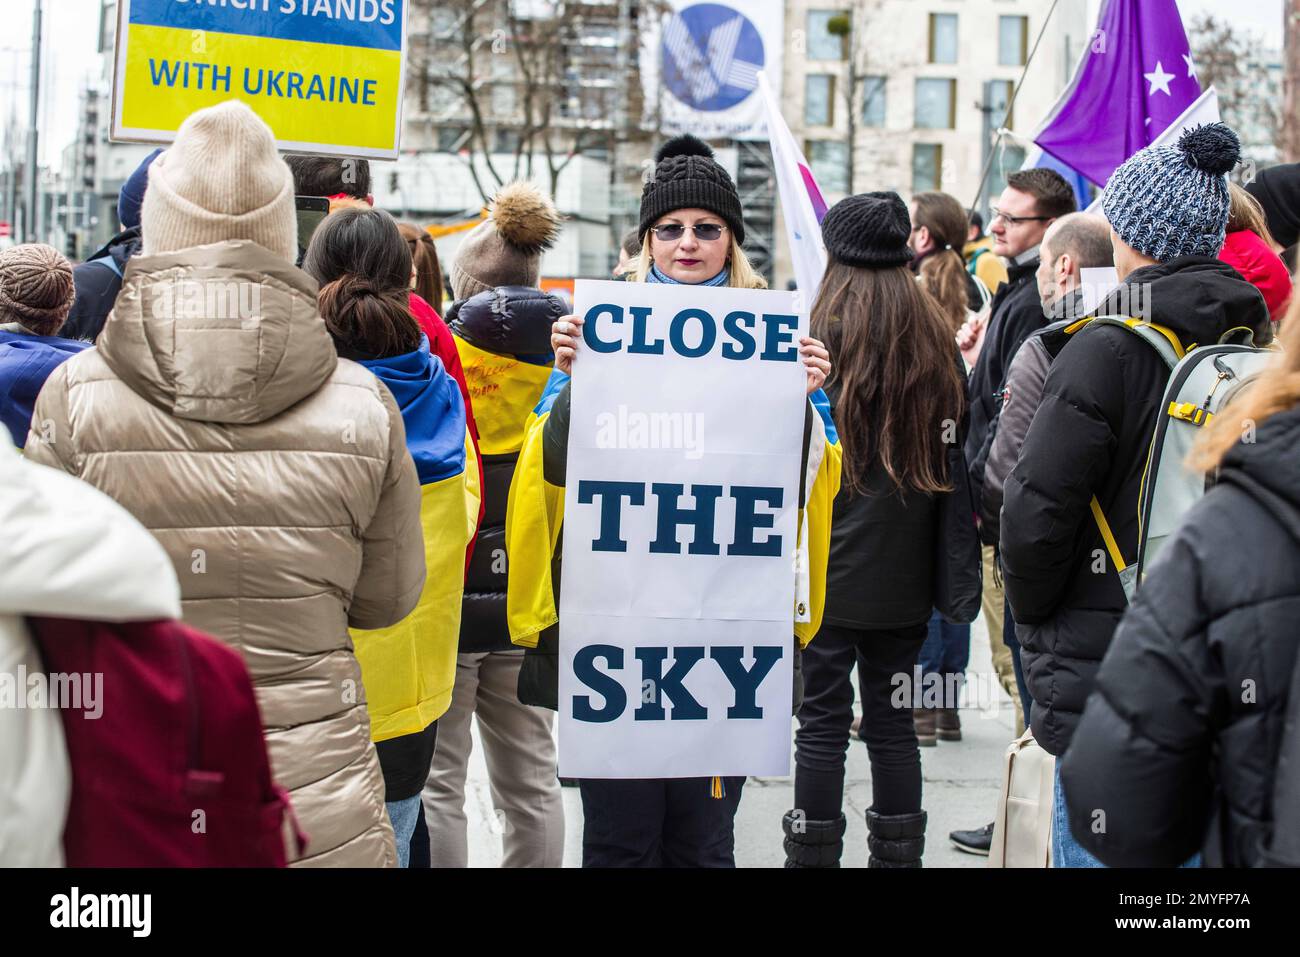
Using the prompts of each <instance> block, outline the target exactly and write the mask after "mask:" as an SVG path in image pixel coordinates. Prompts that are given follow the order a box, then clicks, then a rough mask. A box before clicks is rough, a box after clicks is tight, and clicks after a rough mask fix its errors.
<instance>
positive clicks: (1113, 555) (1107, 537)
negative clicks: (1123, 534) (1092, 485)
mask: <svg viewBox="0 0 1300 957" xmlns="http://www.w3.org/2000/svg"><path fill="white" fill-rule="evenodd" d="M1090 504H1091V506H1092V517H1093V518H1094V519H1095V520H1096V522H1097V530H1098V531H1100V532H1101V540H1102V541H1103V542H1105V543H1106V551H1107V552H1108V553H1109V554H1110V560H1111V561H1112V562H1114V563H1115V570H1116V571H1118V572H1123V571H1124V569H1126V568H1128V563H1127V562H1125V561H1124V556H1123V555H1121V554H1120V551H1119V543H1118V542H1116V541H1115V536H1114V534H1113V533H1112V532H1111V530H1110V522H1108V521H1106V513H1105V512H1103V511H1102V510H1101V503H1100V502H1098V501H1097V496H1095V495H1094V496H1093V497H1092V502H1091V503H1090Z"/></svg>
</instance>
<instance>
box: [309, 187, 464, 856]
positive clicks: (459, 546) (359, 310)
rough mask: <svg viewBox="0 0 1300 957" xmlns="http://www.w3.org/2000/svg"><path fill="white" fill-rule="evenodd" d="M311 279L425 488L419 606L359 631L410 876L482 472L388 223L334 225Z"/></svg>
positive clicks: (370, 218)
mask: <svg viewBox="0 0 1300 957" xmlns="http://www.w3.org/2000/svg"><path fill="white" fill-rule="evenodd" d="M303 269H304V270H306V271H307V272H308V273H310V274H311V275H312V276H313V277H315V278H316V280H317V281H318V282H319V283H320V284H321V288H320V294H319V304H320V314H321V318H322V319H323V320H324V322H325V328H326V329H327V330H328V331H329V334H330V336H331V337H332V338H333V339H334V344H335V347H336V348H337V350H338V354H339V356H340V357H342V358H345V359H351V360H353V361H355V362H358V363H360V364H361V365H363V366H365V367H366V368H367V369H369V370H370V371H371V372H372V373H374V375H375V376H376V378H378V379H379V381H380V382H382V383H383V384H384V385H385V386H386V387H387V388H388V391H389V392H391V393H392V395H393V398H394V399H396V400H397V406H398V408H399V409H400V410H401V413H402V422H403V424H404V425H405V427H406V447H407V449H408V450H409V452H410V455H411V458H412V459H413V460H414V461H415V469H416V472H417V474H418V476H419V480H420V496H421V497H420V524H421V526H422V529H423V536H424V556H425V566H426V568H427V576H426V578H425V583H424V590H423V591H422V592H421V594H420V599H419V602H418V604H417V605H416V607H415V610H414V611H412V612H411V613H410V614H408V615H407V616H406V617H405V618H403V619H402V620H401V621H399V622H398V623H397V624H395V625H392V626H391V627H388V628H383V629H378V630H373V631H361V630H357V629H353V631H352V639H353V642H354V644H355V646H356V654H357V659H358V661H359V662H360V663H361V673H362V680H363V681H364V682H365V697H366V700H367V704H368V707H369V710H370V734H371V738H372V739H373V740H374V742H375V746H376V749H377V750H378V752H379V763H380V767H381V768H382V770H383V773H384V785H385V791H386V793H385V804H386V805H387V808H388V814H389V818H390V820H391V821H392V824H393V830H394V833H395V834H396V837H397V850H398V858H399V860H400V863H401V865H402V866H403V867H406V866H408V864H409V860H410V856H409V855H410V847H411V836H412V834H413V833H414V832H415V828H416V824H417V820H418V817H419V814H420V812H421V805H420V792H421V791H422V790H423V788H424V781H425V778H426V776H427V775H428V773H429V765H430V762H431V761H432V758H433V750H434V742H435V740H436V737H437V724H436V722H437V719H438V718H439V717H440V716H441V715H442V714H443V713H444V712H445V711H446V710H447V707H448V706H449V705H450V703H451V690H452V684H453V681H454V678H455V671H456V638H457V633H458V631H459V628H460V603H461V593H462V591H463V588H464V579H463V568H464V558H465V547H466V544H467V543H468V542H469V540H470V538H471V537H472V536H473V534H474V528H475V524H476V522H477V519H478V514H479V472H478V467H477V464H476V463H475V462H474V461H473V459H474V456H475V453H474V445H473V442H472V441H471V440H470V437H469V433H468V430H467V428H466V420H465V404H464V400H463V399H462V397H461V393H460V390H459V388H458V387H457V385H456V383H455V381H454V380H453V379H452V378H451V376H449V375H448V374H447V372H446V370H445V369H444V368H443V366H442V362H441V361H440V360H439V359H438V357H437V356H435V355H432V354H431V353H430V351H429V338H428V336H426V335H425V334H424V333H423V332H422V331H421V329H420V326H419V325H418V324H417V323H416V321H415V319H414V318H413V317H412V315H411V312H410V305H409V301H408V294H409V286H410V277H411V253H410V249H409V247H408V246H407V244H406V241H405V240H404V239H403V238H402V236H401V233H399V232H398V229H397V224H396V223H395V222H394V221H393V219H392V217H391V216H389V215H388V214H387V213H385V212H383V211H382V210H377V209H347V210H341V211H339V212H337V213H335V214H333V215H332V216H330V217H329V218H328V219H327V220H326V221H325V222H324V223H322V224H321V226H320V228H319V229H317V231H316V234H315V235H314V236H313V237H312V242H311V246H310V247H309V248H308V249H307V255H306V258H305V259H304V260H303ZM340 428H346V423H345V422H341V423H340ZM417 534H418V532H417Z"/></svg>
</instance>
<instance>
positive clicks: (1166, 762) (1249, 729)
mask: <svg viewBox="0 0 1300 957" xmlns="http://www.w3.org/2000/svg"><path fill="white" fill-rule="evenodd" d="M1256 439H1257V441H1256V442H1255V443H1254V444H1238V445H1237V447H1236V448H1234V449H1233V450H1232V451H1230V452H1229V453H1228V456H1227V458H1226V459H1225V461H1224V465H1223V470H1222V473H1221V475H1220V483H1219V485H1217V486H1216V487H1215V488H1213V489H1212V490H1211V491H1210V493H1209V494H1208V495H1206V497H1205V498H1204V499H1202V500H1201V501H1200V502H1198V503H1197V504H1196V506H1195V507H1194V508H1193V509H1192V510H1191V511H1189V512H1188V513H1187V517H1186V519H1185V520H1184V521H1183V524H1182V526H1181V528H1180V529H1179V530H1178V532H1177V534H1176V535H1175V536H1174V537H1173V538H1172V539H1171V540H1170V541H1169V542H1168V543H1166V545H1165V547H1164V550H1163V551H1162V553H1161V555H1160V557H1159V559H1157V561H1156V562H1155V564H1154V565H1152V567H1151V569H1150V570H1149V572H1148V573H1147V575H1146V577H1145V578H1144V580H1143V584H1142V589H1141V590H1140V591H1139V592H1138V594H1137V597H1136V599H1135V601H1134V604H1133V607H1132V608H1131V609H1130V610H1129V612H1128V614H1127V615H1125V616H1124V620H1123V622H1122V623H1121V624H1120V626H1119V630H1118V631H1116V633H1115V641H1114V643H1113V644H1112V645H1111V648H1110V651H1109V652H1107V654H1106V658H1105V660H1104V661H1103V662H1102V665H1101V671H1100V672H1099V673H1098V675H1097V688H1096V691H1094V692H1093V694H1092V696H1091V697H1090V698H1089V699H1088V707H1087V710H1086V711H1084V714H1083V720H1082V721H1080V723H1079V729H1078V731H1076V732H1075V735H1074V741H1073V743H1071V745H1070V751H1069V753H1068V754H1067V755H1066V758H1065V762H1064V764H1063V766H1062V770H1061V774H1062V778H1063V781H1064V785H1065V791H1066V797H1067V803H1068V805H1069V808H1070V821H1071V825H1072V827H1071V830H1072V831H1073V832H1074V835H1075V837H1076V838H1078V840H1079V841H1080V842H1081V843H1082V844H1083V845H1084V846H1085V847H1086V848H1087V849H1088V850H1090V851H1091V852H1092V853H1093V854H1095V855H1096V856H1097V857H1099V858H1101V860H1102V861H1103V862H1104V863H1106V864H1109V865H1111V866H1113V867H1124V866H1140V865H1147V866H1174V865H1177V864H1179V863H1181V862H1182V861H1185V860H1187V858H1189V857H1190V856H1191V855H1192V853H1193V852H1194V851H1196V850H1202V851H1203V852H1204V860H1205V863H1206V865H1208V866H1211V867H1215V866H1222V867H1252V866H1258V865H1259V864H1260V863H1261V860H1260V857H1261V853H1260V852H1261V846H1262V844H1263V843H1264V842H1265V841H1266V840H1267V838H1268V836H1269V833H1270V822H1271V821H1272V819H1273V816H1274V814H1275V808H1274V800H1273V795H1274V786H1275V783H1276V782H1275V781H1274V774H1275V772H1276V770H1277V767H1278V751H1279V745H1280V743H1281V741H1282V734H1283V719H1284V717H1285V715H1286V712H1287V708H1288V698H1289V696H1290V688H1291V683H1292V680H1293V679H1292V674H1293V669H1294V668H1295V666H1296V655H1297V651H1298V650H1300V630H1298V629H1297V627H1296V622H1297V621H1300V407H1294V408H1292V409H1290V410H1289V411H1287V412H1283V413H1280V414H1278V415H1276V416H1274V417H1272V418H1270V419H1267V420H1265V421H1264V422H1263V423H1262V424H1261V425H1260V426H1259V430H1258V432H1257V434H1256ZM1290 733H1292V734H1296V733H1300V729H1293V730H1292V731H1291V732H1290ZM1287 780H1288V781H1290V782H1293V781H1294V774H1293V775H1292V777H1291V778H1289V779H1287ZM1287 786H1288V784H1286V783H1284V785H1283V787H1284V789H1285V788H1286V787H1287ZM1290 786H1294V785H1290ZM1284 799H1285V800H1287V801H1288V802H1290V803H1291V805H1292V806H1294V802H1300V790H1296V791H1295V792H1294V793H1289V794H1286V793H1285V791H1284ZM1097 810H1101V811H1104V812H1105V821H1106V827H1105V829H1104V831H1102V832H1100V833H1098V832H1094V830H1093V828H1092V825H1093V822H1094V820H1097V818H1095V817H1094V812H1095V811H1097Z"/></svg>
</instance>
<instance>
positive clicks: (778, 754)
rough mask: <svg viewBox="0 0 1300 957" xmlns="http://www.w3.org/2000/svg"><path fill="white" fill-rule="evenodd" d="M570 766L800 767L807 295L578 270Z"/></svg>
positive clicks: (569, 561) (567, 622) (567, 642)
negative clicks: (799, 574) (793, 726)
mask: <svg viewBox="0 0 1300 957" xmlns="http://www.w3.org/2000/svg"><path fill="white" fill-rule="evenodd" d="M575 312H576V313H577V314H578V315H580V316H583V317H584V318H585V323H584V326H583V342H582V344H581V346H580V348H579V352H578V357H577V360H576V363H575V374H574V377H573V383H572V386H571V390H572V391H571V412H570V421H569V446H568V462H567V469H566V483H565V503H564V545H563V549H564V550H563V569H562V576H561V589H560V688H559V691H560V696H559V703H560V773H561V775H562V776H564V777H576V778H583V777H591V778H664V777H704V776H710V775H749V774H760V775H780V774H788V773H789V761H790V699H791V683H792V680H793V677H792V676H793V670H792V660H791V658H792V653H793V642H794V626H793V621H794V602H795V565H796V560H795V554H796V535H797V528H796V525H797V519H798V509H799V491H800V466H801V458H802V451H803V430H804V416H805V410H806V407H807V406H806V401H805V398H804V395H805V391H806V389H805V383H806V374H805V372H804V368H803V364H802V362H801V361H800V359H799V355H798V344H799V338H800V337H801V336H805V335H807V334H808V332H807V330H808V315H807V313H806V312H805V313H802V314H800V313H799V312H797V311H796V309H795V299H794V293H791V292H767V291H759V290H745V289H731V288H708V287H701V286H684V285H683V286H675V285H655V284H645V283H624V282H597V281H588V280H579V281H578V283H577V286H576V290H575Z"/></svg>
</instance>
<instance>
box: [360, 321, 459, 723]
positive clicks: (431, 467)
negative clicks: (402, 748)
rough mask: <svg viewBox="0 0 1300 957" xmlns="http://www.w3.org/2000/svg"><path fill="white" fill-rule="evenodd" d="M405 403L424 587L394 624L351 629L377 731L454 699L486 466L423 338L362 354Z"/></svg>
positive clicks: (454, 390)
mask: <svg viewBox="0 0 1300 957" xmlns="http://www.w3.org/2000/svg"><path fill="white" fill-rule="evenodd" d="M361 364H362V365H364V366H365V367H366V368H367V369H369V370H370V371H371V372H373V373H374V374H375V376H376V377H377V378H378V379H379V381H381V382H383V383H384V385H386V386H387V387H388V390H389V391H390V392H392V393H393V398H395V399H396V400H397V405H398V407H399V408H400V409H401V410H402V422H403V424H404V425H405V426H406V447H407V449H409V450H410V453H411V458H412V459H414V460H415V470H416V472H417V473H418V475H419V477H420V525H421V527H422V528H423V531H424V562H425V569H426V574H425V579H424V591H423V592H421V593H420V602H419V604H418V605H416V606H415V610H414V611H412V612H411V613H410V614H409V615H407V616H406V617H405V618H403V619H402V620H401V621H399V622H398V623H397V624H396V625H392V626H390V627H388V628H376V629H371V630H361V629H355V628H354V629H352V642H353V644H354V646H355V647H356V653H357V661H359V662H360V664H361V678H362V681H364V682H365V686H366V699H367V707H368V708H369V710H370V736H371V738H372V739H373V740H375V741H386V740H388V739H389V738H396V737H400V736H402V735H405V734H412V733H414V732H416V731H421V730H423V729H424V728H427V727H428V726H429V725H430V724H432V723H433V722H434V721H436V720H437V719H438V718H439V717H441V716H442V715H443V714H444V713H446V711H447V708H448V707H450V705H451V691H452V686H453V685H454V684H455V681H456V649H457V646H458V645H459V641H460V606H461V597H462V594H463V592H464V588H465V546H466V545H468V544H469V540H470V538H472V537H473V535H474V531H475V528H476V526H477V523H478V512H479V497H480V494H481V492H480V489H479V471H478V463H477V462H476V461H475V459H474V443H473V442H472V441H471V440H470V436H469V431H468V429H467V428H466V425H465V401H464V399H462V398H461V394H460V388H459V386H457V385H456V381H455V380H454V379H453V378H452V377H451V376H450V375H448V373H447V371H446V369H444V368H443V365H442V360H440V359H439V358H438V357H437V356H434V355H431V354H430V352H429V340H428V337H427V336H426V337H423V339H422V342H421V345H420V348H419V349H418V350H416V351H415V352H408V353H406V354H404V355H400V356H392V357H390V358H387V359H373V360H367V361H363V362H362V363H361Z"/></svg>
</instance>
